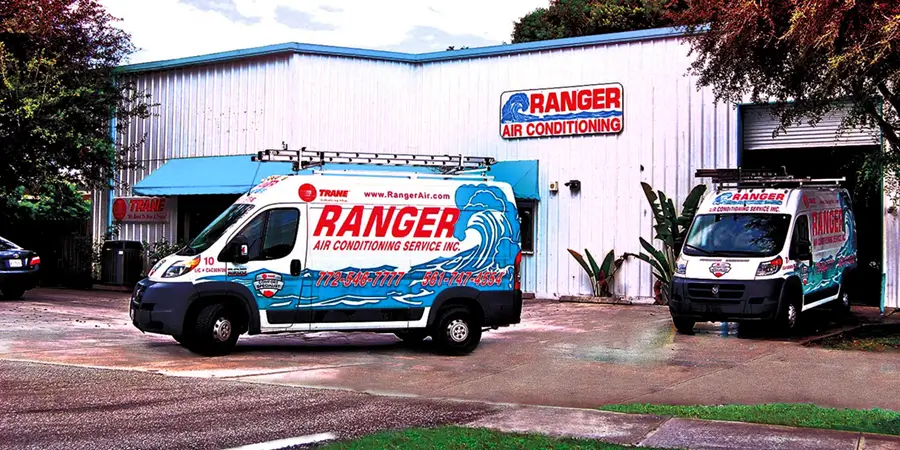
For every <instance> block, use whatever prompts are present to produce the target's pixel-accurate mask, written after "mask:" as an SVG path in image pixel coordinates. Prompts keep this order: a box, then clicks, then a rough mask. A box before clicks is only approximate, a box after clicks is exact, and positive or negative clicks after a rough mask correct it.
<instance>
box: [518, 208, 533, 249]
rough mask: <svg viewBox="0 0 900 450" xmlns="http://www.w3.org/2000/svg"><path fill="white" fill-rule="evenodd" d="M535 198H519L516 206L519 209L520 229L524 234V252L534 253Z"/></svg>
mask: <svg viewBox="0 0 900 450" xmlns="http://www.w3.org/2000/svg"><path fill="white" fill-rule="evenodd" d="M536 206H537V204H536V202H535V201H534V200H518V201H516V207H517V208H518V210H519V229H520V234H521V236H522V252H523V253H529V254H533V253H534V226H535V218H534V213H535V207H536Z"/></svg>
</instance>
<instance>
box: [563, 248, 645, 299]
mask: <svg viewBox="0 0 900 450" xmlns="http://www.w3.org/2000/svg"><path fill="white" fill-rule="evenodd" d="M568 250H569V253H570V254H571V255H572V257H573V258H575V260H576V261H578V264H580V265H581V268H583V269H584V271H585V272H586V273H587V276H588V278H589V279H590V280H591V291H592V292H593V294H594V296H595V297H612V285H613V276H614V275H615V273H616V271H618V270H619V267H621V266H622V262H623V261H624V260H625V258H626V257H628V256H629V255H628V254H624V255H622V256H621V257H620V258H618V259H616V255H615V251H614V250H610V251H609V253H607V254H606V257H605V258H603V263H602V264H600V265H597V261H595V260H594V257H593V256H592V255H591V252H590V251H588V249H584V254H585V255H587V260H585V257H584V256H582V255H581V253H578V252H576V251H575V250H572V249H571V248H570V249H568ZM632 256H633V255H632Z"/></svg>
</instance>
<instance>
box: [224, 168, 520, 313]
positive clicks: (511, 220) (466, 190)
mask: <svg viewBox="0 0 900 450" xmlns="http://www.w3.org/2000/svg"><path fill="white" fill-rule="evenodd" d="M455 203H456V205H457V208H458V209H459V210H460V217H459V220H458V221H457V227H456V229H455V230H454V237H455V238H456V239H458V240H460V241H461V245H460V248H464V249H466V250H463V251H461V252H460V253H458V254H456V255H452V256H449V257H441V258H435V259H432V260H430V261H427V262H424V263H420V264H415V265H412V266H411V267H410V268H409V270H408V272H407V273H406V275H405V276H404V278H403V279H402V280H401V282H400V284H399V286H398V285H388V286H379V285H368V286H346V285H343V284H341V285H339V286H315V284H316V280H318V279H319V277H320V276H321V275H322V273H321V271H319V270H315V269H313V268H306V269H304V271H303V273H302V274H301V276H300V277H292V276H290V275H287V274H282V276H283V277H284V282H285V283H284V287H283V288H282V289H281V291H279V292H278V293H276V294H275V295H274V296H272V297H271V298H261V297H260V296H259V295H257V303H258V307H259V309H260V310H263V309H272V310H275V309H292V308H304V309H306V308H326V307H327V308H330V309H336V308H337V309H339V308H342V307H346V308H367V307H371V308H408V307H410V306H430V305H431V304H432V302H433V301H434V299H435V297H436V296H437V293H438V292H439V291H440V290H441V287H440V286H437V287H435V286H423V283H422V280H423V279H424V278H425V275H426V274H427V273H429V272H433V271H442V272H447V273H453V272H455V273H463V272H464V273H471V274H472V275H473V278H474V275H477V274H479V273H483V272H503V273H504V275H503V278H502V282H501V283H500V284H499V285H495V286H474V285H470V286H471V287H475V288H477V289H480V290H483V291H486V290H509V289H511V285H512V276H513V273H512V272H513V264H514V261H515V257H516V255H517V254H518V252H519V223H518V219H517V217H516V210H515V205H513V204H512V203H511V202H509V201H508V200H507V199H506V196H505V195H504V194H503V192H502V191H501V190H500V189H499V188H497V187H494V186H488V185H484V184H482V185H474V184H467V185H463V186H460V187H459V188H457V190H456V193H455ZM462 224H465V226H461V225H462ZM311 264H312V265H313V266H315V261H311ZM396 270H398V268H397V267H391V266H385V265H379V266H372V267H359V268H358V267H347V268H345V269H343V270H342V271H343V272H349V273H357V272H370V273H375V272H379V271H388V272H392V271H396ZM261 272H270V271H268V270H259V271H254V272H252V273H248V274H247V275H246V276H242V277H241V278H239V279H234V278H232V280H233V281H235V282H238V283H240V284H242V285H244V286H247V288H248V289H250V291H251V292H254V288H253V283H252V280H253V279H255V277H256V275H257V274H258V273H261ZM208 279H220V280H224V279H225V276H222V275H215V276H212V277H209V278H208ZM301 280H306V281H305V282H302V281H301ZM301 284H302V292H301ZM454 286H455V285H454ZM443 287H449V285H444V286H443ZM298 294H302V296H301V295H298ZM288 300H289V301H290V302H289V303H287V302H286V301H288Z"/></svg>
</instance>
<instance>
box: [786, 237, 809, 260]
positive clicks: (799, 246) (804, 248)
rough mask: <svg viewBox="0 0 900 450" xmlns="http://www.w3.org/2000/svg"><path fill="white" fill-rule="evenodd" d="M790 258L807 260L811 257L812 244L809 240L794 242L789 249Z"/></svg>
mask: <svg viewBox="0 0 900 450" xmlns="http://www.w3.org/2000/svg"><path fill="white" fill-rule="evenodd" d="M790 257H791V259H799V260H801V261H809V260H810V259H812V245H810V243H809V242H804V241H800V242H797V243H796V244H794V248H793V249H791V254H790Z"/></svg>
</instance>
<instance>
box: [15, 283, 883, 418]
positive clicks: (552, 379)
mask: <svg viewBox="0 0 900 450" xmlns="http://www.w3.org/2000/svg"><path fill="white" fill-rule="evenodd" d="M126 308H127V296H124V295H122V294H117V293H106V292H102V293H98V292H74V291H63V290H36V291H33V292H30V293H29V294H28V295H27V296H26V298H25V299H24V300H21V301H14V302H2V303H0V360H14V361H34V362H53V363H63V364H72V365H78V366H86V367H103V368H119V369H132V370H140V371H146V372H153V373H161V374H167V375H176V376H196V377H215V378H229V379H239V380H242V381H250V382H259V383H274V384H284V385H291V386H300V387H319V388H321V387H324V388H339V389H350V390H355V391H362V392H372V393H379V394H392V395H404V396H421V397H428V398H448V399H463V400H476V401H489V402H498V403H515V404H533V405H550V406H562V407H583V408H592V407H596V406H599V405H603V404H608V403H626V402H651V403H666V404H720V403H743V404H756V403H768V402H792V403H797V402H811V403H815V404H818V405H821V406H829V407H849V408H873V407H881V408H886V409H892V410H900V395H898V394H896V392H897V389H896V388H897V380H898V379H900V358H897V356H896V354H886V353H869V352H853V351H837V350H827V349H822V348H812V347H804V346H802V345H800V344H799V341H801V340H803V339H805V338H808V337H810V336H813V335H816V334H821V333H826V332H829V331H832V330H834V329H835V327H839V326H840V324H829V323H825V322H822V323H823V324H824V325H823V326H820V327H816V328H811V329H808V330H805V331H804V332H802V333H800V334H799V335H797V336H794V337H791V338H775V337H765V336H762V337H758V338H753V339H738V338H737V337H735V330H734V327H730V328H729V327H726V328H722V327H721V326H718V325H713V324H703V325H698V328H697V330H698V332H697V334H696V335H693V336H684V335H677V334H675V332H674V330H673V329H672V326H671V322H670V319H669V316H668V313H667V311H666V309H665V308H661V307H654V306H612V305H594V304H570V303H557V302H528V303H526V306H525V311H524V317H523V323H522V324H520V325H518V326H515V327H510V328H505V329H502V330H500V331H493V332H489V333H485V335H484V341H483V342H482V345H481V347H480V348H479V349H478V350H476V352H475V353H473V354H472V355H469V356H466V357H462V358H447V357H443V356H439V355H436V354H435V353H434V352H432V351H431V344H430V342H426V343H424V344H423V345H422V346H420V347H417V348H408V347H405V346H404V345H402V344H401V343H399V342H398V340H397V339H396V338H395V337H394V336H393V335H378V334H368V333H348V334H342V333H320V334H285V335H277V336H254V337H249V338H248V337H242V338H241V341H239V342H238V348H237V351H236V352H235V353H234V354H233V355H229V356H226V357H221V358H201V357H198V356H197V355H194V354H192V353H190V352H189V351H187V350H185V349H184V348H182V347H181V346H179V345H178V344H177V343H176V342H175V341H174V340H173V339H172V338H171V337H168V336H160V335H151V334H142V333H141V332H140V331H138V330H136V329H134V328H133V327H132V326H131V325H130V324H129V321H128V316H127V309H126Z"/></svg>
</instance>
